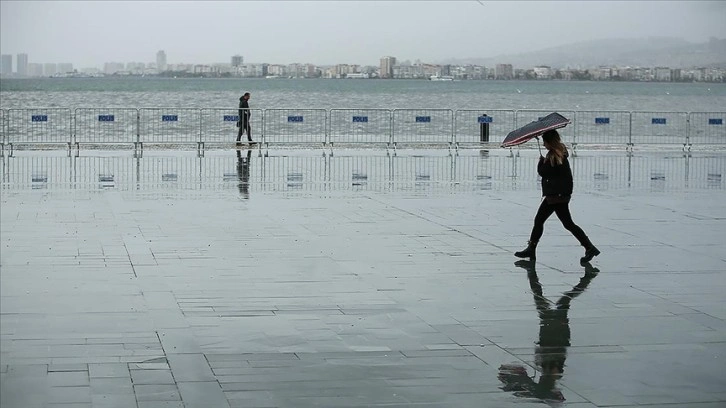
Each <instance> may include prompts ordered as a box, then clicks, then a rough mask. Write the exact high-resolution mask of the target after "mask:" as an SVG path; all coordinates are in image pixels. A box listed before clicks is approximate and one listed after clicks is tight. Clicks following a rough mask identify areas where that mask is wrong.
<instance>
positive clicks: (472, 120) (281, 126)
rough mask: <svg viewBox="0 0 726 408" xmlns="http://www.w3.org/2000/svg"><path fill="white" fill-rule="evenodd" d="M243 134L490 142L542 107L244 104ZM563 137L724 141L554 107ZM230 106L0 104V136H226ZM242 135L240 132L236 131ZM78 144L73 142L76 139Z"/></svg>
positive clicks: (691, 130)
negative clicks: (564, 121)
mask: <svg viewBox="0 0 726 408" xmlns="http://www.w3.org/2000/svg"><path fill="white" fill-rule="evenodd" d="M251 112H252V118H251V121H250V124H251V128H252V139H253V141H256V142H262V144H265V145H270V144H272V145H275V144H279V145H285V144H288V145H315V144H319V145H322V146H325V145H330V146H331V147H332V146H334V145H348V144H349V145H358V146H361V145H386V146H389V145H393V146H394V147H395V146H396V145H400V144H404V145H411V146H415V145H446V146H451V145H452V144H455V145H456V146H457V147H458V146H460V145H461V146H464V145H469V146H481V145H482V144H493V145H498V144H499V143H500V142H501V141H502V140H503V139H504V137H506V135H507V134H508V133H509V132H511V131H512V130H514V129H516V128H519V127H521V126H524V125H526V124H528V123H530V122H532V121H535V120H538V119H539V118H541V117H543V116H546V115H547V114H549V113H551V112H552V111H550V110H516V111H515V110H485V109H461V110H456V111H452V110H450V109H394V110H388V109H330V110H325V109H252V110H251ZM558 113H560V114H562V115H563V116H565V117H566V118H568V119H570V120H571V121H572V123H571V124H570V125H568V126H566V127H564V128H561V129H560V130H559V132H560V134H561V135H562V138H563V141H564V142H565V143H567V144H570V145H572V146H573V147H575V148H576V147H577V146H581V145H603V146H622V145H625V146H628V147H629V148H631V147H633V146H638V145H654V146H657V145H682V146H683V147H684V148H688V149H690V147H691V146H699V145H702V146H709V145H726V112H691V113H687V112H641V111H633V112H627V111H558ZM238 120H239V115H238V109H237V108H202V109H197V108H174V107H172V108H140V109H136V108H77V109H75V110H73V111H71V110H69V109H66V108H37V109H9V110H4V109H0V144H2V147H3V151H4V147H5V146H9V147H10V151H11V152H12V150H13V144H15V145H16V146H18V145H35V144H38V145H41V144H48V145H52V144H64V145H66V146H68V149H69V150H70V149H71V147H72V145H73V144H74V143H75V144H76V146H78V145H80V144H89V145H92V144H101V145H103V144H115V143H124V144H125V143H133V144H134V145H135V146H136V145H141V144H143V143H148V144H160V145H175V144H191V143H193V144H196V145H197V146H198V147H199V148H202V149H203V148H204V143H211V144H228V143H233V142H234V141H235V140H236V138H237V134H238V132H239V127H238V126H237V122H238ZM242 140H243V141H246V140H247V137H246V136H243V139H242ZM78 148H79V149H80V147H78Z"/></svg>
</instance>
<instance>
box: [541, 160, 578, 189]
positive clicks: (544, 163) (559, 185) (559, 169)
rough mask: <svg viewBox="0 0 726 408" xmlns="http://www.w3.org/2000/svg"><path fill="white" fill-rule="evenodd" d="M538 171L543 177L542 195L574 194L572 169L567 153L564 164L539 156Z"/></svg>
mask: <svg viewBox="0 0 726 408" xmlns="http://www.w3.org/2000/svg"><path fill="white" fill-rule="evenodd" d="M537 173H539V175H540V177H542V195H543V196H545V197H547V196H561V197H568V196H570V195H572V184H573V183H572V170H571V169H570V162H569V161H567V155H565V157H564V159H563V160H562V164H555V165H554V166H553V165H552V164H550V161H549V160H546V159H545V158H544V157H541V156H540V158H539V164H537Z"/></svg>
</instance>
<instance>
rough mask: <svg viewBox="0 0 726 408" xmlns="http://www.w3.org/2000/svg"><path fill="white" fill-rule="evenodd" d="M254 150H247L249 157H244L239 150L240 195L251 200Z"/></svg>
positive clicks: (238, 174)
mask: <svg viewBox="0 0 726 408" xmlns="http://www.w3.org/2000/svg"><path fill="white" fill-rule="evenodd" d="M251 158H252V150H249V149H247V156H246V157H244V158H243V157H242V151H241V150H237V177H238V178H239V193H240V194H241V195H242V198H250V159H251Z"/></svg>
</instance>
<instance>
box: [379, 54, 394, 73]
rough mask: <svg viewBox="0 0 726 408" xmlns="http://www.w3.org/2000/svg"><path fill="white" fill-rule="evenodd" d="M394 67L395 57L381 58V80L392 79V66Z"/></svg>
mask: <svg viewBox="0 0 726 408" xmlns="http://www.w3.org/2000/svg"><path fill="white" fill-rule="evenodd" d="M394 65H396V57H383V58H381V72H380V74H379V75H380V77H381V78H393V66H394Z"/></svg>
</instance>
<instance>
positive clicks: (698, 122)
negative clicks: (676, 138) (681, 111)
mask: <svg viewBox="0 0 726 408" xmlns="http://www.w3.org/2000/svg"><path fill="white" fill-rule="evenodd" d="M688 144H689V145H722V144H726V112H691V113H689V114H688Z"/></svg>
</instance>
